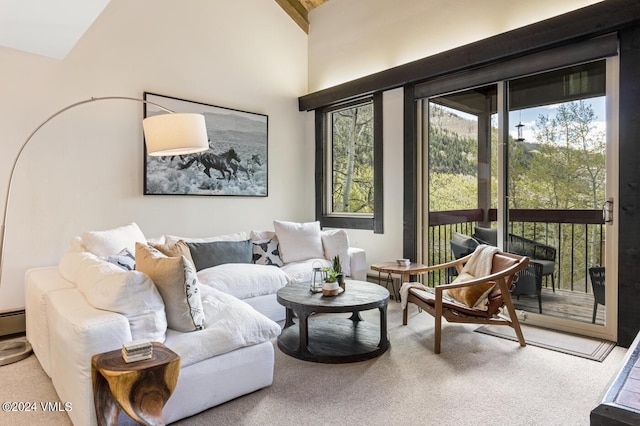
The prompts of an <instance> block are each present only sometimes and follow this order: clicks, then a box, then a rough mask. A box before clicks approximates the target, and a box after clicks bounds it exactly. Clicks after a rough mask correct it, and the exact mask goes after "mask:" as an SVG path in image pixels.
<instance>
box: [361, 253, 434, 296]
mask: <svg viewBox="0 0 640 426" xmlns="http://www.w3.org/2000/svg"><path fill="white" fill-rule="evenodd" d="M371 269H372V270H374V271H377V272H378V282H381V281H382V279H381V274H387V277H386V279H385V284H386V285H385V286H388V285H389V283H391V289H392V290H393V297H394V299H395V300H396V302H400V288H398V289H396V286H395V285H394V284H393V277H392V276H391V274H398V275H400V286H402V283H405V282H409V281H410V280H411V275H422V274H424V273H426V272H427V271H428V270H429V267H428V266H425V265H423V264H422V263H415V262H411V263H410V264H409V266H404V265H403V266H400V265H398V262H383V263H374V264H373V265H371Z"/></svg>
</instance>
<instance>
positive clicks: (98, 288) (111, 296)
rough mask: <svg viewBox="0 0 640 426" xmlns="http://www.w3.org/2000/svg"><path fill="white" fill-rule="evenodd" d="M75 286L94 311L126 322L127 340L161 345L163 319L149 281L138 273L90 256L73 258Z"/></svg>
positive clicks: (155, 290) (165, 324) (161, 303)
mask: <svg viewBox="0 0 640 426" xmlns="http://www.w3.org/2000/svg"><path fill="white" fill-rule="evenodd" d="M75 260H76V261H77V262H79V263H77V264H76V266H79V270H78V271H76V276H77V283H76V284H77V287H78V289H79V290H80V292H82V294H84V296H85V297H86V298H87V301H88V302H89V303H90V304H91V305H92V306H93V307H95V308H98V309H104V310H107V311H111V312H117V313H119V314H121V315H124V316H126V317H127V319H128V320H129V325H130V327H131V337H132V338H133V339H134V340H137V339H149V340H151V341H155V342H164V339H165V333H166V331H167V317H166V315H165V311H164V304H163V302H162V298H161V297H160V293H159V292H158V290H157V289H156V286H155V285H154V283H153V281H151V279H149V277H148V276H146V275H145V274H143V273H141V272H138V271H124V270H122V269H121V268H120V267H119V266H116V265H114V264H112V263H109V262H106V261H103V260H100V259H97V258H95V257H92V256H91V255H85V256H81V257H80V256H77V257H76V258H75Z"/></svg>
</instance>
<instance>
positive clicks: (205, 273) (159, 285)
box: [25, 222, 366, 425]
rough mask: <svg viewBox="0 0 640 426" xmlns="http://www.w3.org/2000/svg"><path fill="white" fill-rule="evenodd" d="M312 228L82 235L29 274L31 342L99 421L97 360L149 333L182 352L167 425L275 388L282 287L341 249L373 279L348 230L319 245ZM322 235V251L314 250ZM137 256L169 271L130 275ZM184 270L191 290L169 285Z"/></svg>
mask: <svg viewBox="0 0 640 426" xmlns="http://www.w3.org/2000/svg"><path fill="white" fill-rule="evenodd" d="M309 225H310V224H294V223H289V222H281V223H280V222H278V223H274V227H276V230H275V231H261V232H256V231H252V232H251V234H250V237H251V238H248V235H247V234H246V233H238V234H233V235H225V236H218V237H212V238H206V239H182V238H179V237H175V236H164V237H162V238H159V239H155V245H154V246H149V245H147V243H149V241H147V239H146V238H145V237H144V235H143V234H142V231H140V228H138V226H137V225H135V224H129V225H126V226H124V227H120V228H117V229H113V230H108V231H99V232H90V233H85V234H83V235H82V236H80V237H76V238H75V239H74V241H73V242H72V247H71V249H70V250H69V252H68V253H66V254H65V255H64V256H63V258H62V259H61V261H60V263H59V265H58V267H57V268H56V267H48V268H36V269H31V270H29V271H27V273H26V276H25V307H26V320H27V339H28V340H29V341H30V343H31V345H32V346H33V350H34V353H35V355H36V357H37V358H38V360H39V362H40V364H41V365H42V367H43V369H44V371H45V372H46V373H47V374H48V375H49V376H50V377H51V380H52V382H53V385H54V387H55V389H56V392H57V393H58V396H59V398H60V400H62V401H64V402H70V403H71V404H72V407H73V409H72V410H71V411H68V414H69V417H70V418H71V420H72V421H73V423H74V424H75V425H94V424H96V416H95V410H94V404H93V392H92V385H91V363H90V360H91V356H92V355H94V354H97V353H102V352H106V351H110V350H114V349H119V348H121V347H122V344H123V343H125V342H128V341H131V340H136V339H140V338H145V339H149V340H154V341H162V342H164V344H165V345H166V346H168V347H169V348H171V349H173V350H174V351H175V352H177V353H178V354H179V355H180V356H181V371H180V376H179V379H178V384H177V386H176V389H175V391H174V393H173V395H172V397H171V398H170V399H169V401H168V403H167V405H166V407H165V409H164V411H163V413H164V417H165V422H167V423H170V422H173V421H176V420H179V419H182V418H185V417H188V416H191V415H194V414H196V413H199V412H201V411H203V410H206V409H208V408H211V407H214V406H216V405H218V404H221V403H223V402H226V401H229V400H231V399H233V398H236V397H238V396H241V395H244V394H247V393H250V392H253V391H255V390H258V389H261V388H264V387H267V386H270V385H271V383H272V382H273V374H274V347H273V343H272V339H273V338H275V337H276V336H277V335H278V334H279V333H280V326H279V325H278V324H277V323H276V322H274V321H278V320H280V319H283V318H284V308H283V307H282V306H280V305H279V304H278V303H277V300H276V295H275V293H276V292H277V290H278V289H279V288H281V287H282V286H284V285H286V284H287V283H289V282H293V281H296V282H301V281H308V280H309V279H310V275H311V271H312V267H313V266H317V265H319V264H320V265H322V266H326V265H329V262H330V260H329V259H331V258H332V257H333V256H334V255H336V254H337V255H339V256H340V257H341V259H343V262H342V263H343V267H344V265H346V267H344V269H345V272H347V271H348V272H349V275H350V276H351V278H353V279H361V280H364V279H365V277H366V257H365V252H364V251H363V250H360V249H355V248H352V247H349V246H348V242H347V240H346V233H345V232H344V231H337V230H331V231H322V232H321V233H320V241H321V243H320V246H318V245H317V243H318V240H317V237H318V234H317V232H316V231H314V232H313V235H314V236H313V237H309V236H308V235H305V234H304V231H305V230H308V229H307V228H308V227H309ZM300 226H302V228H300V229H298V228H296V227H300ZM316 226H317V225H315V223H314V225H313V226H312V227H316ZM289 231H290V232H289ZM296 234H299V235H300V238H298V239H296ZM185 240H186V241H185ZM278 240H280V242H278ZM179 241H180V243H179V244H177V243H178V242H179ZM247 241H249V242H250V245H251V252H252V253H251V260H250V261H249V263H233V262H234V260H238V259H234V258H233V256H235V255H239V256H241V257H243V259H244V258H246V245H247V244H249V243H247ZM310 241H312V242H313V245H315V248H311V249H310V248H309V247H307V245H308V244H309V242H310ZM221 242H224V243H225V244H215V243H221ZM345 242H347V245H346V246H345ZM136 243H137V244H136ZM185 243H186V244H187V246H188V245H189V244H190V245H191V247H190V248H189V250H188V252H187V253H186V255H179V256H173V255H172V256H168V255H165V254H162V253H161V252H160V251H158V249H157V248H162V249H167V247H170V248H172V249H176V247H177V246H180V247H181V248H182V250H184V247H185ZM136 246H137V250H136ZM154 247H157V248H154ZM125 248H126V249H127V250H128V251H129V253H126V252H123V249H125ZM287 249H288V252H287ZM319 250H321V251H319ZM132 252H135V253H136V254H135V256H133V255H132ZM280 252H282V253H280ZM140 253H142V254H140ZM190 254H193V255H194V256H192V257H191V259H188V257H189V255H190ZM143 255H147V256H148V259H146V260H144V259H145V258H144V257H143ZM209 255H212V256H214V257H216V258H217V259H218V260H215V259H214V260H212V263H214V264H215V265H214V266H208V267H205V268H201V269H199V270H197V271H196V269H198V266H197V264H198V263H199V264H200V266H207V263H208V262H209V261H208V260H207V259H208V257H207V256H209ZM225 256H226V257H227V258H226V259H223V258H224V257H225ZM127 257H128V258H129V259H127ZM134 257H135V259H136V261H137V262H136V266H138V267H140V268H142V267H144V268H149V263H148V262H150V264H151V265H152V266H153V267H157V268H158V269H157V270H155V271H154V270H151V271H149V270H148V269H147V272H141V271H140V270H132V271H127V270H125V269H124V268H125V267H126V263H127V261H131V260H132V259H133V258H134ZM305 257H306V258H305ZM123 259H124V260H123ZM142 260H144V263H143V261H142ZM203 262H204V263H203ZM219 262H222V263H219ZM254 262H255V263H254ZM118 263H122V264H124V265H119V266H118V265H116V264H118ZM271 263H281V265H280V266H281V267H280V268H276V267H274V266H267V265H270V264H271ZM193 265H196V266H195V267H194V266H193ZM175 274H178V276H179V277H180V280H179V285H174V284H171V283H170V284H171V286H170V287H169V288H168V289H167V287H166V285H167V283H166V282H163V281H166V280H167V279H169V278H167V277H173V276H175ZM152 276H153V277H154V280H152V279H151V277H152ZM196 277H197V279H196ZM183 278H184V280H183ZM190 280H191V281H190ZM183 281H184V283H183ZM194 283H197V284H194ZM194 287H195V288H197V290H196V291H195V292H194V291H193V290H194ZM176 288H178V289H179V291H177V292H173V291H174V290H175V289H176ZM170 292H173V293H170ZM194 293H197V296H198V297H197V302H198V304H196V303H195V302H194V300H195V299H194V297H195V294H194ZM184 306H186V307H187V308H186V309H187V310H188V312H187V311H184V309H185V308H184ZM194 306H195V308H194ZM169 308H170V309H169ZM176 309H177V311H178V312H177V313H176ZM180 309H182V310H183V311H180ZM185 327H186V329H183V328H185Z"/></svg>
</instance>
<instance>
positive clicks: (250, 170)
mask: <svg viewBox="0 0 640 426" xmlns="http://www.w3.org/2000/svg"><path fill="white" fill-rule="evenodd" d="M260 166H262V163H261V162H260V156H259V155H257V154H254V155H253V156H252V157H251V160H247V167H245V166H243V165H242V163H241V162H239V161H235V160H234V161H232V162H231V168H232V169H233V176H234V177H236V178H237V177H238V172H239V171H240V172H244V173H246V175H247V179H249V180H251V176H253V174H254V173H255V171H256V168H257V167H260Z"/></svg>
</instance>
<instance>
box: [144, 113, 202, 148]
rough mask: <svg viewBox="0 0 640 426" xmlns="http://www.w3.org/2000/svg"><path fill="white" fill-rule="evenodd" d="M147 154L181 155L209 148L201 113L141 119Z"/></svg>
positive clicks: (162, 115) (174, 114) (164, 115)
mask: <svg viewBox="0 0 640 426" xmlns="http://www.w3.org/2000/svg"><path fill="white" fill-rule="evenodd" d="M142 126H143V129H144V139H145V144H146V146H147V154H149V155H152V156H163V155H182V154H191V153H194V152H202V151H206V150H207V149H209V141H208V137H207V129H206V124H205V120H204V116H203V115H202V114H187V113H173V114H160V115H154V116H151V117H148V118H145V119H144V120H143V121H142Z"/></svg>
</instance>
